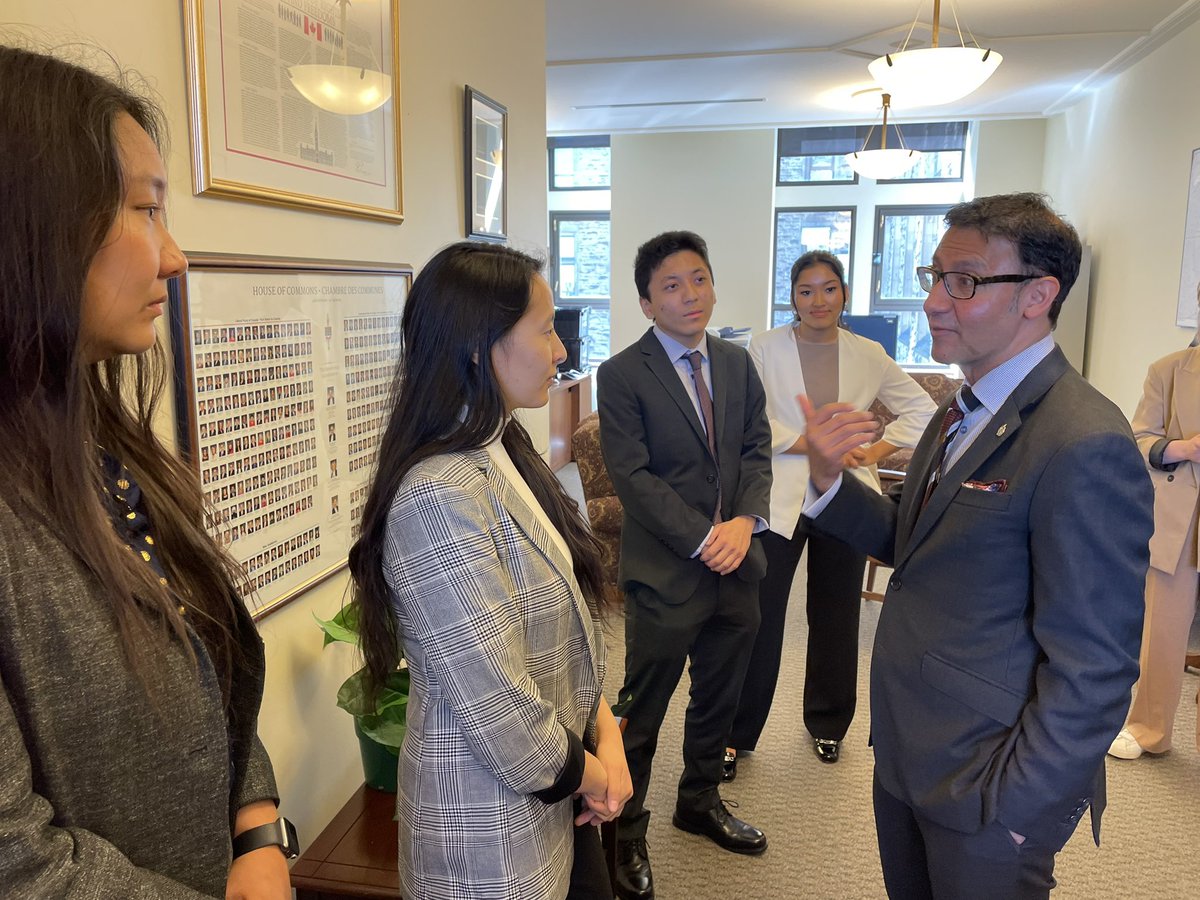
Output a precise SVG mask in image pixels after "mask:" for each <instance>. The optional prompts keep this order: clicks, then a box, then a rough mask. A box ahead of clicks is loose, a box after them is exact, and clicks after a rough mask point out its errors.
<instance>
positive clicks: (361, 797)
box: [291, 785, 400, 900]
mask: <svg viewBox="0 0 1200 900" xmlns="http://www.w3.org/2000/svg"><path fill="white" fill-rule="evenodd" d="M395 816H396V795H395V794H385V793H383V792H382V791H377V790H375V789H374V788H369V787H367V786H366V785H363V786H362V787H360V788H359V789H358V790H357V791H355V792H354V796H352V797H351V798H350V799H349V800H348V801H347V802H346V805H345V806H343V807H342V809H341V812H339V813H338V814H337V815H336V816H334V817H333V821H332V822H330V823H329V824H328V825H326V826H325V830H324V831H322V832H321V834H320V835H319V836H318V837H317V839H316V840H315V841H313V843H312V846H311V847H309V848H308V849H307V850H306V851H305V852H304V853H303V854H302V855H301V856H300V858H299V859H298V860H296V864H295V865H294V866H292V873H291V874H292V887H293V888H295V889H296V900H361V898H369V900H398V898H399V897H400V874H399V871H398V869H397V863H396V855H397V838H396V820H395Z"/></svg>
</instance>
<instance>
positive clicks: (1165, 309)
mask: <svg viewBox="0 0 1200 900" xmlns="http://www.w3.org/2000/svg"><path fill="white" fill-rule="evenodd" d="M1197 78H1200V25H1192V26H1191V27H1190V28H1188V29H1186V30H1185V31H1183V32H1182V33H1180V34H1179V35H1178V36H1176V37H1175V38H1173V39H1172V40H1170V41H1169V42H1167V43H1166V44H1164V45H1163V46H1162V47H1160V48H1159V49H1157V50H1156V51H1155V52H1154V53H1152V54H1151V55H1150V56H1148V57H1146V58H1145V59H1143V60H1141V61H1140V62H1138V63H1137V64H1136V65H1134V66H1132V67H1131V68H1130V69H1128V70H1127V71H1125V72H1123V73H1122V74H1121V75H1119V76H1118V77H1117V78H1115V79H1114V80H1113V81H1112V82H1110V83H1109V84H1107V85H1105V86H1104V87H1102V88H1100V89H1099V90H1098V91H1096V92H1095V93H1093V94H1092V95H1090V96H1089V97H1088V98H1087V99H1085V100H1084V101H1082V102H1081V103H1079V104H1076V105H1075V106H1074V107H1072V108H1071V109H1069V110H1067V111H1066V112H1065V113H1063V114H1061V115H1058V116H1055V117H1054V118H1052V119H1050V121H1049V123H1048V126H1047V133H1046V159H1045V180H1044V185H1045V189H1046V191H1047V192H1048V193H1049V194H1050V195H1051V196H1052V197H1053V198H1054V200H1055V202H1056V204H1057V205H1058V206H1059V207H1060V208H1061V209H1062V211H1063V212H1064V213H1066V214H1067V216H1068V217H1070V219H1071V220H1072V221H1073V222H1074V223H1075V225H1076V227H1078V228H1079V231H1080V234H1081V235H1082V236H1083V239H1084V241H1085V242H1087V243H1090V244H1091V245H1092V248H1093V251H1094V254H1095V256H1094V260H1095V262H1094V266H1093V269H1092V290H1091V301H1092V302H1091V306H1092V314H1091V322H1090V326H1089V332H1090V340H1089V347H1088V371H1087V372H1086V373H1085V374H1087V376H1088V378H1089V379H1090V380H1091V382H1092V383H1093V384H1094V385H1095V386H1096V387H1097V388H1099V389H1100V390H1101V391H1102V392H1103V393H1105V394H1107V395H1108V396H1109V397H1111V398H1112V399H1113V400H1114V401H1115V402H1116V403H1117V404H1118V405H1120V406H1121V408H1122V409H1123V410H1124V411H1125V413H1126V414H1127V415H1128V414H1132V412H1133V408H1134V406H1135V405H1136V404H1137V400H1138V397H1139V396H1140V395H1141V389H1142V380H1143V379H1144V378H1145V375H1146V367H1147V366H1148V365H1149V363H1150V362H1151V361H1153V360H1155V359H1157V358H1158V357H1160V356H1163V355H1165V354H1167V353H1170V352H1171V351H1173V350H1177V349H1180V348H1182V347H1184V346H1186V344H1187V343H1188V341H1189V340H1190V339H1191V336H1192V332H1191V330H1190V329H1184V328H1177V327H1176V326H1175V307H1176V302H1177V298H1178V292H1179V269H1180V252H1181V250H1182V247H1183V224H1184V216H1185V214H1186V210H1187V187H1188V171H1189V166H1190V164H1191V155H1192V150H1194V149H1195V148H1196V147H1200V118H1198V117H1197V116H1196V115H1195V108H1194V104H1193V103H1192V102H1191V101H1190V99H1189V98H1190V95H1191V90H1190V85H1193V84H1195V83H1196V80H1197Z"/></svg>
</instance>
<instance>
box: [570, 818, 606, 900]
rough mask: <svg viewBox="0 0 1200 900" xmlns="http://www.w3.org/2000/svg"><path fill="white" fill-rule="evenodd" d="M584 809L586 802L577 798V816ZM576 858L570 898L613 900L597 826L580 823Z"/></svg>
mask: <svg viewBox="0 0 1200 900" xmlns="http://www.w3.org/2000/svg"><path fill="white" fill-rule="evenodd" d="M582 810H583V801H581V800H579V799H578V798H576V800H575V815H579V813H580V812H581V811H582ZM574 827H575V861H574V863H573V864H572V865H571V886H570V887H569V888H568V889H567V900H613V886H612V881H611V880H610V879H609V877H608V864H607V863H606V862H605V859H604V848H603V847H602V846H601V844H600V829H599V828H597V827H596V826H595V825H576V826H574Z"/></svg>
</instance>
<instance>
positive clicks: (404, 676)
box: [313, 606, 408, 794]
mask: <svg viewBox="0 0 1200 900" xmlns="http://www.w3.org/2000/svg"><path fill="white" fill-rule="evenodd" d="M313 618H314V619H316V620H317V624H318V625H320V626H321V630H322V631H324V632H325V643H324V645H323V646H328V645H329V644H332V643H334V642H335V641H336V642H340V643H345V644H354V645H356V646H357V644H358V608H357V607H355V606H343V607H342V609H341V610H340V611H339V612H338V614H337V615H336V616H334V617H333V618H332V619H329V620H325V619H321V618H319V617H318V616H317V615H316V614H314V615H313ZM397 657H398V658H397V660H396V669H395V670H394V671H393V672H392V673H391V674H390V675H388V677H387V680H386V681H385V682H384V683H383V684H382V685H381V686H380V688H379V691H378V693H377V694H376V696H375V698H374V701H373V702H372V700H371V699H370V698H369V697H368V696H367V690H366V678H367V670H366V667H365V666H364V667H363V668H361V669H359V670H358V671H357V672H355V673H354V674H353V675H351V676H350V677H349V678H347V679H346V680H345V681H344V682H343V683H342V686H341V687H340V688H339V689H338V694H337V705H338V706H340V707H341V708H342V709H344V710H345V711H346V712H348V713H350V715H352V716H353V717H354V733H355V734H356V735H358V745H359V750H360V752H361V754H362V762H363V775H364V776H365V778H366V782H367V784H368V785H369V786H370V787H373V788H375V789H376V790H380V791H388V792H390V793H393V794H394V793H395V792H396V765H397V759H398V758H399V756H400V745H401V744H402V743H404V733H405V731H406V730H407V727H408V726H407V723H406V720H407V716H408V668H407V667H406V666H405V665H404V654H403V652H401V653H399V654H397Z"/></svg>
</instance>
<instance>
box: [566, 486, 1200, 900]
mask: <svg viewBox="0 0 1200 900" xmlns="http://www.w3.org/2000/svg"><path fill="white" fill-rule="evenodd" d="M573 468H574V467H573V466H571V467H569V469H573ZM562 474H563V475H564V476H565V477H564V478H563V480H564V482H565V483H568V484H571V475H572V472H570V471H569V470H568V471H565V472H564V473H562ZM577 483H578V482H577V478H576V480H575V484H576V485H577ZM576 490H577V488H576ZM804 565H805V563H804V561H803V560H802V561H801V565H800V570H799V571H800V573H801V574H800V575H799V576H798V577H797V583H796V587H795V588H794V589H793V592H792V601H791V606H790V609H789V616H788V623H787V628H786V640H785V645H784V655H783V666H782V670H781V674H780V681H779V690H778V691H777V693H776V696H775V704H774V707H773V709H772V712H771V718H770V719H769V720H768V722H767V727H766V730H765V732H764V733H763V737H762V740H761V741H760V744H759V750H758V752H757V753H755V754H754V755H752V756H747V757H746V758H745V759H743V760H742V761H741V763H740V764H739V770H738V778H737V780H736V781H734V782H733V783H732V784H729V785H726V786H725V787H724V788H723V789H722V794H723V796H724V797H725V798H726V799H732V800H735V801H737V803H738V804H739V808H738V809H737V810H736V811H735V812H736V813H737V814H738V815H739V816H741V817H742V818H744V819H746V820H747V821H748V822H751V823H752V824H754V825H756V826H758V827H759V828H761V829H762V830H763V831H765V832H766V834H767V838H768V840H769V841H770V846H769V848H768V849H767V852H766V853H765V854H763V855H762V856H761V857H753V858H751V857H742V856H738V855H737V854H733V853H728V852H725V851H723V850H721V849H719V848H717V847H716V846H715V845H713V844H712V843H710V842H709V841H707V840H705V839H703V838H699V837H696V836H694V835H689V834H685V833H683V832H681V831H678V830H676V829H675V828H673V827H672V826H671V811H672V809H673V807H674V798H675V785H676V783H677V781H678V779H679V773H680V771H681V769H682V761H681V758H680V747H681V744H682V735H683V712H684V708H685V706H686V705H687V685H688V679H687V676H686V675H685V676H684V678H683V680H682V682H681V684H680V687H679V690H678V691H677V692H676V694H675V698H674V700H673V701H672V705H671V709H670V711H669V712H668V715H667V719H666V722H665V723H664V726H663V730H662V734H661V737H660V740H659V750H658V756H657V758H656V760H655V769H654V775H653V778H652V781H651V785H650V793H649V797H648V800H647V805H648V806H649V807H650V809H651V810H652V811H653V815H652V817H651V821H650V831H649V834H648V840H649V843H650V858H651V862H652V864H653V867H654V876H655V885H656V891H657V896H658V898H659V900H710V898H711V900H725V898H730V900H735V898H736V900H744V898H753V900H757V898H764V900H774V898H810V897H811V898H846V900H857V898H862V900H867V898H882V897H884V896H885V894H884V891H883V880H882V875H881V874H880V870H879V856H878V852H877V850H876V847H875V831H874V822H873V820H872V813H871V767H872V756H871V750H870V748H868V747H867V733H868V730H869V722H868V715H867V702H866V701H867V677H868V674H869V673H868V667H869V665H870V648H871V642H872V640H873V638H874V634H875V624H876V622H877V620H878V616H879V609H880V606H879V604H875V603H864V604H863V616H862V631H861V641H860V666H859V709H858V715H857V716H856V717H855V720H854V723H853V725H852V726H851V728H850V732H849V734H848V735H847V737H846V742H845V744H843V749H842V758H841V761H840V762H839V763H838V764H836V765H833V766H830V765H826V764H824V763H821V762H819V761H818V760H817V758H816V757H815V756H814V755H813V753H812V751H811V749H810V748H809V742H808V737H807V734H806V733H805V732H804V725H803V720H802V717H801V687H802V684H803V673H804V654H805V639H806V624H805V621H804V584H803V582H804V578H803V572H804V570H805V569H804ZM885 582H886V578H885ZM885 582H884V583H885ZM608 643H609V650H610V653H609V663H610V666H609V674H608V678H607V680H606V690H607V694H608V695H609V696H610V698H611V696H614V695H615V694H616V692H617V690H618V688H619V687H620V684H621V678H622V675H623V671H624V667H623V662H624V637H623V627H622V623H621V622H620V620H619V616H618V617H615V621H613V623H612V625H611V628H610V635H609V641H608ZM1198 689H1200V677H1197V676H1196V675H1195V674H1194V673H1191V674H1189V675H1188V676H1187V677H1186V678H1185V680H1184V696H1183V699H1182V701H1181V703H1180V709H1179V714H1178V715H1177V717H1176V720H1175V733H1176V740H1175V744H1176V748H1175V750H1173V751H1172V752H1170V753H1168V754H1165V755H1164V756H1161V757H1154V758H1150V757H1143V758H1142V759H1140V760H1136V761H1131V762H1124V761H1120V760H1110V762H1109V768H1108V772H1109V780H1108V783H1109V806H1108V812H1107V813H1106V815H1105V817H1104V845H1103V847H1101V848H1099V849H1097V848H1096V846H1095V845H1094V844H1093V843H1092V841H1091V834H1090V828H1088V827H1087V820H1086V818H1085V821H1084V825H1083V826H1081V827H1080V829H1079V830H1078V831H1077V832H1076V834H1075V836H1074V837H1073V838H1072V839H1071V841H1070V842H1069V843H1068V844H1067V846H1066V848H1065V849H1064V850H1063V852H1062V853H1061V854H1060V855H1059V858H1058V865H1057V868H1056V872H1055V874H1056V877H1057V878H1058V882H1059V888H1058V889H1057V890H1056V891H1055V893H1054V896H1055V897H1061V898H1065V900H1094V898H1107V897H1117V898H1121V900H1138V898H1158V900H1194V898H1196V897H1200V754H1198V753H1197V751H1196V748H1195V744H1194V741H1193V735H1194V734H1195V729H1196V705H1195V697H1196V692H1197V690H1198Z"/></svg>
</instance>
